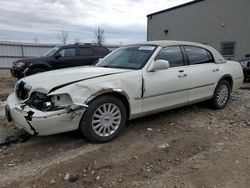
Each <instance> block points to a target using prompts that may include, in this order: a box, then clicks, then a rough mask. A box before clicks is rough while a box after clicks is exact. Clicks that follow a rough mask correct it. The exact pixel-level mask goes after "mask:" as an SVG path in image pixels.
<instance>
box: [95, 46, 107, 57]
mask: <svg viewBox="0 0 250 188" xmlns="http://www.w3.org/2000/svg"><path fill="white" fill-rule="evenodd" d="M94 51H95V52H96V54H97V55H101V56H104V55H107V54H108V50H107V49H105V48H103V47H94Z"/></svg>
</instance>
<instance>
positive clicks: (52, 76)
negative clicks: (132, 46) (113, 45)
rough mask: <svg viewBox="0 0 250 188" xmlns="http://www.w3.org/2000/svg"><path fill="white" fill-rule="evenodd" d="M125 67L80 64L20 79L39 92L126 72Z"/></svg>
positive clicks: (47, 91)
mask: <svg viewBox="0 0 250 188" xmlns="http://www.w3.org/2000/svg"><path fill="white" fill-rule="evenodd" d="M127 71H130V70H127V69H114V68H103V67H93V66H82V67H74V68H66V69H59V70H54V71H48V72H44V73H39V74H35V75H31V76H28V77H25V78H23V79H22V81H24V82H25V83H27V84H29V85H30V86H31V87H32V90H38V91H41V92H46V93H49V92H52V91H55V90H56V89H59V88H62V87H65V86H67V85H70V84H73V83H77V82H80V81H84V80H89V79H94V78H98V77H102V76H108V75H113V74H118V73H122V72H127Z"/></svg>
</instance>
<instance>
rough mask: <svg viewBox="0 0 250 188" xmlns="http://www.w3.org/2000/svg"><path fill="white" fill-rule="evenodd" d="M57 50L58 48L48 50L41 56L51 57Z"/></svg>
mask: <svg viewBox="0 0 250 188" xmlns="http://www.w3.org/2000/svg"><path fill="white" fill-rule="evenodd" d="M58 49H59V47H54V48H52V49H50V50H49V51H48V52H46V53H45V54H44V55H43V56H44V57H51V56H53V55H54V54H55V53H56V51H57V50H58Z"/></svg>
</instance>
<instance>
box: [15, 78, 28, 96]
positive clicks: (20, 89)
mask: <svg viewBox="0 0 250 188" xmlns="http://www.w3.org/2000/svg"><path fill="white" fill-rule="evenodd" d="M30 90H31V86H29V85H28V84H26V83H25V82H23V81H20V82H19V83H17V85H16V96H17V98H18V99H20V100H25V99H27V98H28V97H29V92H30Z"/></svg>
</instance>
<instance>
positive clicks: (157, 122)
mask: <svg viewBox="0 0 250 188" xmlns="http://www.w3.org/2000/svg"><path fill="white" fill-rule="evenodd" d="M0 79H1V80H0V84H1V85H0V86H1V87H0V88H1V92H0V100H2V101H4V100H5V99H6V96H7V95H8V93H10V92H11V91H12V89H13V85H14V79H12V78H11V77H10V75H9V74H8V71H2V70H1V71H0ZM2 110H3V103H1V104H0V112H1V111H2ZM249 110H250V85H249V84H245V85H244V87H243V89H240V90H237V91H236V92H233V93H232V97H231V100H230V102H229V104H228V106H227V107H226V108H225V109H223V110H216V111H215V110H212V109H211V108H209V106H208V105H207V103H199V104H196V105H192V106H187V107H184V108H180V109H176V110H172V111H167V112H163V113H160V114H156V115H153V116H149V117H145V118H141V119H138V120H133V121H129V122H128V123H127V125H128V126H127V128H126V130H125V131H124V133H123V134H122V135H121V136H120V137H119V138H117V139H116V140H114V141H112V142H110V143H106V144H92V143H89V142H87V141H86V140H85V139H84V138H82V136H81V135H80V134H79V133H77V132H70V133H65V134H58V135H54V136H46V137H30V136H29V135H27V134H25V133H24V132H23V131H21V130H18V129H16V128H15V126H14V125H13V124H12V123H7V121H6V119H5V118H4V117H3V116H2V115H3V114H2V113H0V168H1V171H0V187H11V188H12V187H31V188H33V187H60V188H61V187H97V188H99V187H103V188H104V187H143V188H144V187H152V188H158V187H159V188H160V187H166V188H168V187H169V188H196V187H197V188H249V185H250V113H249Z"/></svg>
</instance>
